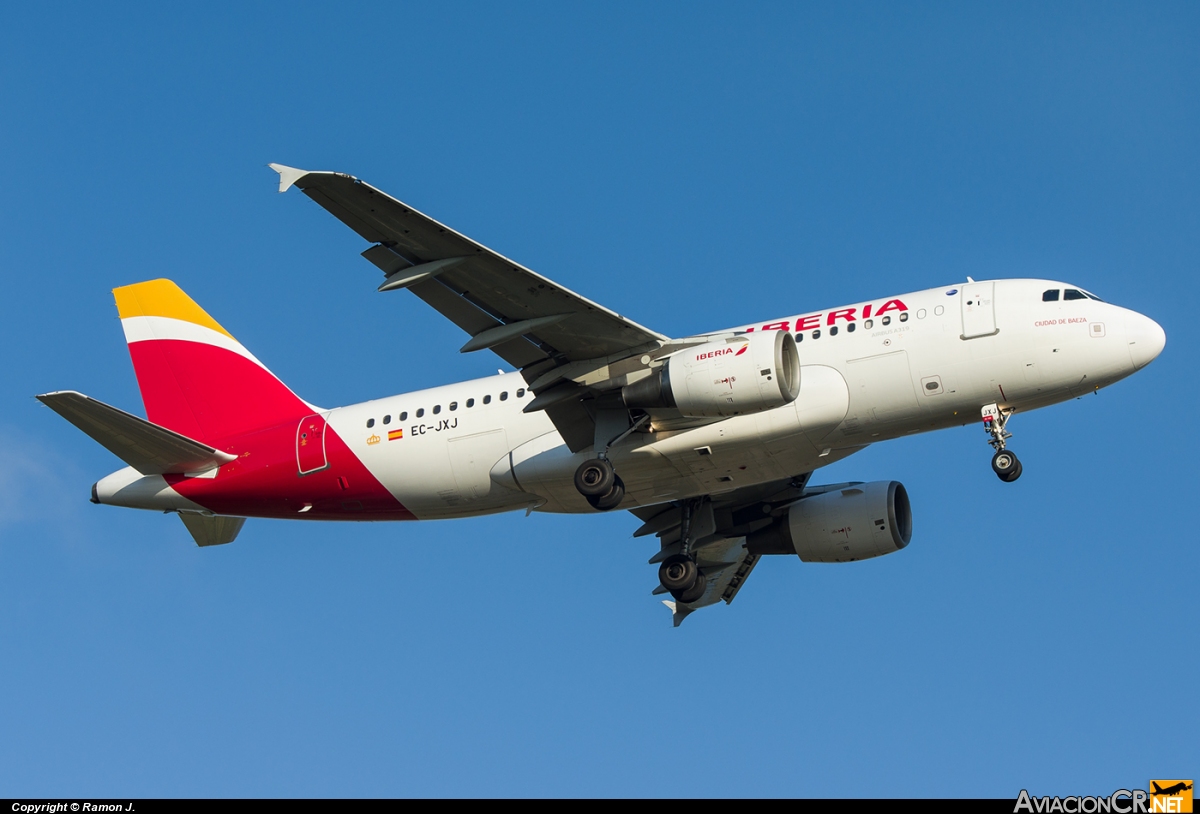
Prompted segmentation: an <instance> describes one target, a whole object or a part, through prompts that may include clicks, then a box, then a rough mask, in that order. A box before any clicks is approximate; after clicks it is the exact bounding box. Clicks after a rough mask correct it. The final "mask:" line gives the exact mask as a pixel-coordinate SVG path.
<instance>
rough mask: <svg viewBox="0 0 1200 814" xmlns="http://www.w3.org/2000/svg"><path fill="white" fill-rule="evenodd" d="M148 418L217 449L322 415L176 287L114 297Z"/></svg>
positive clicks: (141, 286)
mask: <svg viewBox="0 0 1200 814" xmlns="http://www.w3.org/2000/svg"><path fill="white" fill-rule="evenodd" d="M113 296H114V297H115V298H116V301H117V312H118V313H119V314H120V317H121V327H122V328H123V329H124V331H125V341H126V342H128V343H129V355H130V358H131V359H132V360H133V370H134V373H135V374H136V375H137V380H138V387H139V388H140V389H141V391H142V401H143V403H144V404H145V405H146V415H147V417H148V418H149V419H150V420H151V421H152V422H154V423H155V424H159V425H161V426H163V427H167V428H169V429H172V430H174V431H176V432H178V433H181V434H183V435H186V436H188V437H190V438H195V439H197V440H202V441H206V442H209V443H211V442H212V441H213V440H214V439H219V438H227V437H230V436H234V435H239V434H241V433H245V432H250V431H253V430H256V429H260V428H263V427H267V426H271V425H274V424H278V423H281V422H283V421H287V420H291V419H295V420H299V419H300V418H302V417H304V416H305V415H308V414H310V413H313V412H316V411H317V410H316V409H315V408H313V407H312V406H311V405H309V404H306V403H305V402H304V401H303V400H302V399H301V398H300V397H298V396H297V395H296V394H295V393H293V392H292V391H291V390H290V389H289V388H288V386H287V385H285V384H284V383H283V382H281V381H280V380H279V379H278V378H277V377H276V376H275V375H274V374H273V373H271V371H269V370H267V368H266V367H265V366H264V365H263V364H262V362H260V361H258V359H256V358H255V356H254V354H252V353H250V351H248V350H246V348H245V347H243V345H242V344H241V343H240V342H238V341H237V340H236V339H234V338H233V335H232V334H230V333H229V331H227V330H225V329H224V328H222V327H221V326H220V325H219V324H218V323H217V321H216V320H215V319H213V318H212V317H211V316H209V315H208V313H207V312H206V311H205V310H204V309H203V308H201V307H200V306H199V305H197V304H196V303H195V301H193V300H192V298H191V297H189V296H188V295H187V294H185V293H184V292H183V290H182V289H181V288H179V286H177V285H175V283H173V282H172V281H170V280H150V281H148V282H144V283H136V284H134V285H128V286H123V287H121V288H117V289H114V290H113Z"/></svg>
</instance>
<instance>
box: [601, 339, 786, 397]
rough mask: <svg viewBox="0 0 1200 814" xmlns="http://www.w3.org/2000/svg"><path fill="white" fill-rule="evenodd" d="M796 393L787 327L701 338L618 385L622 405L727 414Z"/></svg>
mask: <svg viewBox="0 0 1200 814" xmlns="http://www.w3.org/2000/svg"><path fill="white" fill-rule="evenodd" d="M799 394H800V354H799V352H798V351H797V350H796V340H795V339H793V338H792V335H791V334H790V333H788V332H787V331H769V332H764V333H753V334H743V335H741V336H735V337H732V338H730V339H721V340H718V341H716V342H706V343H705V344H703V345H697V346H695V347H692V348H688V349H687V350H683V351H679V352H678V353H676V354H674V355H672V356H669V357H667V359H666V361H665V362H664V363H663V366H662V367H661V368H659V369H658V370H657V371H655V372H654V373H653V374H651V375H650V376H649V377H647V378H645V379H642V380H641V381H638V382H634V383H633V384H630V385H626V386H625V387H623V388H621V396H622V398H623V399H624V400H625V406H627V407H633V408H639V409H643V410H646V409H654V408H672V409H676V410H678V411H679V412H680V413H682V414H683V415H685V416H689V417H697V418H701V417H718V418H728V417H730V416H735V415H745V414H747V413H761V412H763V411H765V410H773V409H775V408H776V407H782V406H784V405H785V404H791V403H792V402H793V401H795V400H796V396H798V395H799Z"/></svg>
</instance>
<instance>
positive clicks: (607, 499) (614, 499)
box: [587, 475, 625, 512]
mask: <svg viewBox="0 0 1200 814" xmlns="http://www.w3.org/2000/svg"><path fill="white" fill-rule="evenodd" d="M624 499H625V483H624V481H622V480H621V476H620V475H617V476H616V477H615V478H614V479H613V485H612V489H611V490H609V493H608V494H607V495H605V496H604V497H589V498H588V499H587V502H588V503H590V504H592V508H593V509H597V510H599V511H602V512H607V511H611V510H612V509H615V508H617V507H618V506H620V505H621V501H622V500H624Z"/></svg>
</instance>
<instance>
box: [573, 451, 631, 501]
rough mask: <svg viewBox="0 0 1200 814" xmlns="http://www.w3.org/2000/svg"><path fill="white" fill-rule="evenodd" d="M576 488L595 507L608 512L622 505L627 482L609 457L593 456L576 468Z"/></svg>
mask: <svg viewBox="0 0 1200 814" xmlns="http://www.w3.org/2000/svg"><path fill="white" fill-rule="evenodd" d="M575 488H576V489H578V490H579V494H581V495H583V496H584V497H585V498H587V502H588V503H590V504H592V508H593V509H598V510H600V511H602V512H606V511H608V510H609V509H615V508H617V507H618V506H620V505H621V501H622V500H624V499H625V484H624V483H623V482H622V481H621V476H620V475H618V474H617V472H616V470H615V469H613V465H612V462H611V461H609V460H608V458H592V459H591V460H588V461H584V462H583V463H582V464H580V465H579V468H578V469H576V470H575Z"/></svg>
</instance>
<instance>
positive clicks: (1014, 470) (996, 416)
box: [980, 404, 1022, 483]
mask: <svg viewBox="0 0 1200 814" xmlns="http://www.w3.org/2000/svg"><path fill="white" fill-rule="evenodd" d="M980 412H981V413H982V414H983V430H984V432H986V433H987V434H988V435H989V436H991V438H990V439H989V440H988V444H990V445H991V447H992V449H994V450H996V454H995V455H993V456H992V471H993V472H995V473H996V477H998V478H1000V480H1002V481H1004V482H1005V483H1012V482H1013V481H1015V480H1016V479H1017V478H1019V477H1021V471H1022V470H1021V461H1020V460H1018V459H1017V456H1016V453H1014V452H1012V451H1011V450H1009V449H1007V448H1006V445H1007V442H1008V439H1009V438H1012V433H1011V432H1008V431H1007V430H1005V429H1004V428H1005V426H1006V425H1007V424H1008V419H1009V418H1010V417H1011V416H1012V414H1013V411H1012V410H1011V409H1008V410H1005V409H1002V408H1001V407H1000V406H999V405H997V404H988V405H987V406H985V407H984V408H983V409H982V410H981V411H980Z"/></svg>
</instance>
